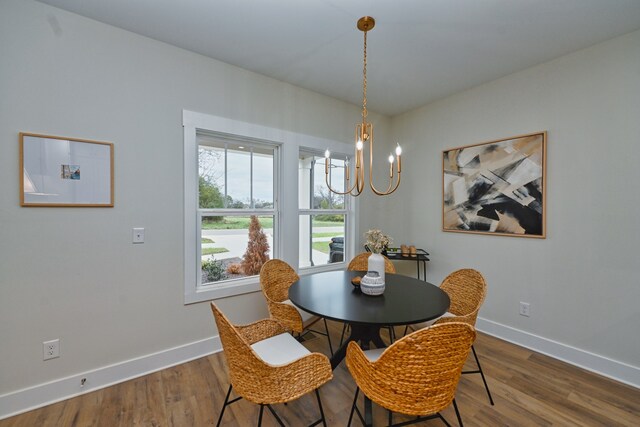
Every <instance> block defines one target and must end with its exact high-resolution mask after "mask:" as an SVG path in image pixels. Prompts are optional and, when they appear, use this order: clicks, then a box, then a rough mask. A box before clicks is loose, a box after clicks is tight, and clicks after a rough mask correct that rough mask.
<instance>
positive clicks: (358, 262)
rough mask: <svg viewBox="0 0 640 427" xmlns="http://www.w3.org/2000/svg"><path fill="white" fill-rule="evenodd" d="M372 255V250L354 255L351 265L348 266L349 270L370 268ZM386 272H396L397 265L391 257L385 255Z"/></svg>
mask: <svg viewBox="0 0 640 427" xmlns="http://www.w3.org/2000/svg"><path fill="white" fill-rule="evenodd" d="M370 256H371V252H362V253H361V254H358V255H356V256H355V257H353V259H352V260H351V262H349V265H348V266H347V270H351V271H367V270H368V269H369V257H370ZM383 256H384V255H383ZM384 272H385V273H391V274H395V273H396V266H395V265H393V263H392V262H391V261H389V258H387V257H386V256H385V257H384Z"/></svg>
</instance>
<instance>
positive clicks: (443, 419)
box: [438, 412, 451, 427]
mask: <svg viewBox="0 0 640 427" xmlns="http://www.w3.org/2000/svg"><path fill="white" fill-rule="evenodd" d="M438 417H439V418H440V419H441V420H442V422H443V423H444V424H445V425H446V426H447V427H451V424H449V421H447V420H446V419H445V418H444V417H443V416H442V415H440V412H438Z"/></svg>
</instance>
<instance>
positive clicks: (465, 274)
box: [434, 268, 493, 405]
mask: <svg viewBox="0 0 640 427" xmlns="http://www.w3.org/2000/svg"><path fill="white" fill-rule="evenodd" d="M440 289H442V290H443V291H445V292H446V293H447V295H449V299H450V300H451V305H450V306H449V311H448V313H447V315H446V316H444V317H441V318H439V319H438V320H436V321H435V322H434V325H437V324H441V323H446V322H464V323H467V324H469V325H471V326H473V327H475V326H476V320H477V318H478V312H479V311H480V307H481V306H482V303H483V302H484V299H485V297H486V296H487V282H486V281H485V280H484V277H483V276H482V274H481V273H480V272H479V271H477V270H474V269H471V268H465V269H461V270H457V271H454V272H453V273H451V274H449V275H448V276H447V277H445V279H444V280H443V281H442V284H440ZM471 350H472V352H473V357H474V358H475V359H476V365H477V366H478V369H475V370H472V371H463V372H462V373H463V374H480V376H481V377H482V382H483V383H484V388H485V390H487V396H489V402H490V403H491V405H493V397H491V392H490V391H489V386H488V385H487V380H486V378H485V377H484V372H483V371H482V365H481V364H480V360H479V359H478V355H477V354H476V349H475V348H474V347H473V345H472V346H471Z"/></svg>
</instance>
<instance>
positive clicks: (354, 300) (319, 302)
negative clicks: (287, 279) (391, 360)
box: [289, 271, 450, 369]
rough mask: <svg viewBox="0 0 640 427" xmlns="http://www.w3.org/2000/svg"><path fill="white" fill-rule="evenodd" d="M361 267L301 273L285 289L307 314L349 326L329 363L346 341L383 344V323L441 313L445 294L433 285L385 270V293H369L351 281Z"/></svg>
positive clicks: (343, 350)
mask: <svg viewBox="0 0 640 427" xmlns="http://www.w3.org/2000/svg"><path fill="white" fill-rule="evenodd" d="M365 274H366V272H364V271H328V272H322V273H314V274H309V275H305V276H301V277H300V279H299V280H298V281H296V282H294V283H293V284H292V285H291V287H290V288H289V299H290V300H291V302H292V303H293V304H294V305H295V306H297V307H299V308H301V309H302V310H305V311H307V312H309V313H312V314H315V315H317V316H320V317H324V318H326V319H330V320H336V321H339V322H346V323H348V324H350V325H351V335H350V336H349V338H348V339H347V340H346V341H345V342H344V344H343V345H342V346H341V347H340V348H339V349H338V350H337V351H336V352H335V353H334V354H333V356H332V357H331V366H332V367H333V368H334V369H335V367H336V366H338V365H339V364H340V362H341V361H342V360H343V359H344V357H345V355H346V350H347V344H348V343H349V341H356V342H358V343H359V344H360V345H361V346H362V347H363V348H365V349H366V348H369V343H373V344H374V345H375V346H376V347H378V348H381V347H384V346H385V344H384V342H383V341H382V338H381V337H380V328H381V327H383V326H397V325H410V324H413V323H420V322H425V321H427V320H431V319H435V318H437V317H440V316H442V315H443V314H444V313H445V312H446V311H447V309H448V308H449V303H450V301H449V296H448V295H447V294H446V293H445V292H444V291H442V290H441V289H440V288H439V287H437V286H435V285H432V284H431V283H428V282H425V281H423V280H418V279H415V278H413V277H409V276H403V275H400V274H390V273H386V274H385V276H386V277H385V291H384V293H383V294H382V295H378V296H371V295H366V294H364V293H362V291H361V290H360V288H359V287H356V286H354V285H352V284H351V280H352V279H353V278H354V277H356V276H360V277H362V276H364V275H365Z"/></svg>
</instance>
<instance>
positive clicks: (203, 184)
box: [198, 143, 225, 209]
mask: <svg viewBox="0 0 640 427" xmlns="http://www.w3.org/2000/svg"><path fill="white" fill-rule="evenodd" d="M217 145H218V146H214V145H199V146H198V173H199V175H200V176H199V185H198V187H199V188H198V190H199V191H198V194H199V206H200V208H203V209H213V208H223V207H224V183H225V180H224V145H221V144H219V143H218V144H217Z"/></svg>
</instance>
